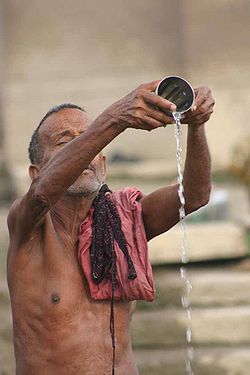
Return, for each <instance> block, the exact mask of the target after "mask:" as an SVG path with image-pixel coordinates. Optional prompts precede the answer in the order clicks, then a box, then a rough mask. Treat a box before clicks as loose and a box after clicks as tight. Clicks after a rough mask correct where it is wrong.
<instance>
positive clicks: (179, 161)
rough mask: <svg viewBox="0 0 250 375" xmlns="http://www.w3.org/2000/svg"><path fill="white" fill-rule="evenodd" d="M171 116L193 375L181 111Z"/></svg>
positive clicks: (190, 373)
mask: <svg viewBox="0 0 250 375" xmlns="http://www.w3.org/2000/svg"><path fill="white" fill-rule="evenodd" d="M173 117H174V120H175V139H176V158H177V165H178V184H179V186H178V196H179V200H180V208H179V219H180V223H179V224H180V230H181V262H182V266H181V268H180V273H181V278H182V279H183V282H184V284H185V292H184V294H183V295H182V297H181V302H182V307H183V309H184V310H185V312H186V315H187V328H186V342H187V350H186V373H187V374H188V375H194V372H193V370H192V361H193V347H192V325H191V313H192V309H191V301H190V293H191V290H192V284H191V282H190V280H189V278H188V275H187V268H186V267H185V264H186V263H188V261H189V259H188V255H187V239H186V223H185V217H186V213H185V197H184V187H183V162H182V148H181V113H180V112H173Z"/></svg>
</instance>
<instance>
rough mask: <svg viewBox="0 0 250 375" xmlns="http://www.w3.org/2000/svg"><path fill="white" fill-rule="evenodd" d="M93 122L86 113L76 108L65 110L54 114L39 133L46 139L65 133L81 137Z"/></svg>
mask: <svg viewBox="0 0 250 375" xmlns="http://www.w3.org/2000/svg"><path fill="white" fill-rule="evenodd" d="M91 122H92V121H91V119H90V117H89V116H88V114H87V113H86V112H83V111H81V110H79V109H75V108H64V109H61V110H60V111H59V112H55V113H52V114H51V115H50V116H49V117H48V118H47V119H46V120H45V121H44V123H43V124H42V126H41V128H40V130H39V133H40V136H41V137H42V138H45V139H51V138H53V136H56V135H57V134H60V133H62V132H64V131H68V132H70V133H72V134H73V135H79V133H82V132H83V131H84V130H86V128H87V127H88V126H89V125H90V124H91Z"/></svg>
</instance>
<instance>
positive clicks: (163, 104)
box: [143, 91, 176, 112]
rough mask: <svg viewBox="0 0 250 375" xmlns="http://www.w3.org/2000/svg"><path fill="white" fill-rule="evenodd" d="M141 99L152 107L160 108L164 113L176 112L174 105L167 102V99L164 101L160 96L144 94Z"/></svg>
mask: <svg viewBox="0 0 250 375" xmlns="http://www.w3.org/2000/svg"><path fill="white" fill-rule="evenodd" d="M143 99H144V101H145V102H146V103H148V104H150V105H152V106H154V107H158V108H160V109H161V110H162V111H163V112H166V111H172V112H174V111H176V105H175V104H174V103H172V102H170V101H169V100H167V99H164V98H162V97H161V96H159V95H156V94H154V93H152V92H147V91H146V92H145V94H144V96H143Z"/></svg>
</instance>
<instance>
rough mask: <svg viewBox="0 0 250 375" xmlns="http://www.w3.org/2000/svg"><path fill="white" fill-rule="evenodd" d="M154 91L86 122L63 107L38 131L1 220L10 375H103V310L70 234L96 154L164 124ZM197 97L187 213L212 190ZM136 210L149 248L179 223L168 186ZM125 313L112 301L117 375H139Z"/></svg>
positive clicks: (88, 190)
mask: <svg viewBox="0 0 250 375" xmlns="http://www.w3.org/2000/svg"><path fill="white" fill-rule="evenodd" d="M157 83H158V81H155V82H151V83H149V84H144V85H141V86H140V87H139V88H137V89H136V90H134V91H133V92H131V93H130V94H128V95H127V96H126V97H124V98H123V99H121V100H119V101H118V102H116V103H114V104H113V105H112V106H111V107H109V108H108V109H107V110H106V111H105V112H103V113H102V114H101V115H100V116H99V117H98V118H97V119H96V120H95V121H93V122H92V121H91V120H90V118H89V117H88V115H87V114H86V113H84V112H82V111H80V110H77V109H63V110H61V111H59V112H58V113H55V114H52V115H51V116H49V117H48V118H47V119H46V120H45V122H44V123H43V125H42V127H41V129H40V139H41V142H42V145H43V150H44V154H43V160H42V162H41V163H39V164H36V165H31V166H30V169H29V173H30V176H31V179H32V183H31V186H30V189H29V191H28V192H27V194H26V195H25V196H24V197H23V198H21V199H19V200H17V201H16V202H14V204H13V206H12V208H11V210H10V213H9V216H8V226H9V232H10V248H9V255H8V284H9V289H10V295H11V304H12V312H13V325H14V345H15V355H16V374H17V375H33V374H34V375H40V374H41V375H52V374H53V375H54V374H59V373H60V375H64V374H65V375H87V374H88V375H89V374H91V375H103V374H111V364H112V350H111V338H110V332H109V317H110V302H109V301H107V302H106V301H105V302H104V301H100V302H95V301H93V300H92V299H91V298H90V296H89V291H88V287H87V284H86V280H85V277H84V275H83V273H82V271H81V268H80V266H79V263H78V259H77V242H78V233H79V226H80V224H81V222H82V221H83V220H84V219H85V218H86V217H87V215H88V213H89V209H90V207H91V204H92V202H93V199H94V198H95V196H96V194H97V191H98V189H99V187H100V184H101V183H102V182H103V181H104V179H105V174H106V166H105V158H104V157H103V156H102V154H101V153H100V152H101V150H102V149H103V148H104V147H105V146H106V145H107V144H108V143H110V142H111V141H112V140H113V139H114V138H115V137H116V136H118V135H119V134H120V133H121V132H123V131H124V130H125V129H127V128H135V129H145V130H153V129H156V128H158V127H160V126H162V125H163V124H165V123H172V122H173V120H172V118H171V117H169V116H167V115H166V114H165V112H164V111H166V110H169V109H174V107H171V106H172V103H170V102H168V101H167V100H165V99H163V98H160V97H158V96H156V95H155V94H154V93H153V91H154V90H155V88H156V85H157ZM196 95H197V97H196V107H197V108H196V109H193V111H190V113H188V114H187V115H186V120H187V122H188V123H189V125H188V126H189V133H188V147H187V157H186V167H185V180H184V184H185V198H186V202H187V205H186V209H187V212H192V211H194V210H196V209H197V208H199V207H200V206H202V205H204V204H206V203H207V201H208V198H209V192H210V185H211V182H210V157H209V151H208V147H207V143H206V137H205V132H204V123H205V122H207V121H208V119H209V117H210V115H211V113H212V111H213V105H214V101H213V98H212V97H211V93H210V90H208V89H207V88H199V89H197V90H196ZM186 120H185V122H186ZM141 205H142V211H143V220H144V225H145V230H146V234H147V238H148V240H149V239H151V238H153V237H155V236H157V235H158V234H160V233H162V232H165V231H167V230H168V229H169V228H171V227H172V226H173V225H175V224H176V223H177V222H178V208H179V201H178V195H177V186H176V185H173V186H167V187H165V188H163V189H159V190H157V191H155V192H153V193H152V194H149V195H148V196H145V197H143V198H142V200H141ZM156 213H157V214H156ZM134 307H135V306H134V302H126V301H125V302H116V303H115V332H116V365H115V368H116V375H138V370H137V367H136V365H135V361H134V358H133V353H132V349H131V342H130V336H129V325H130V320H131V317H132V313H133V310H134Z"/></svg>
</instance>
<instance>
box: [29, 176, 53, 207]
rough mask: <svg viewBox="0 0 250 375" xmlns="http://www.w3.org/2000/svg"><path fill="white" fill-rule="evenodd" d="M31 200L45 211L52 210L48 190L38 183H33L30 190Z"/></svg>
mask: <svg viewBox="0 0 250 375" xmlns="http://www.w3.org/2000/svg"><path fill="white" fill-rule="evenodd" d="M28 194H29V196H30V199H31V201H32V202H33V203H36V205H38V206H40V207H42V208H43V210H49V209H50V200H49V198H48V196H47V195H48V194H47V191H46V189H44V188H43V187H41V186H40V184H39V183H38V182H37V181H34V182H32V184H31V187H30V190H29V192H28Z"/></svg>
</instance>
